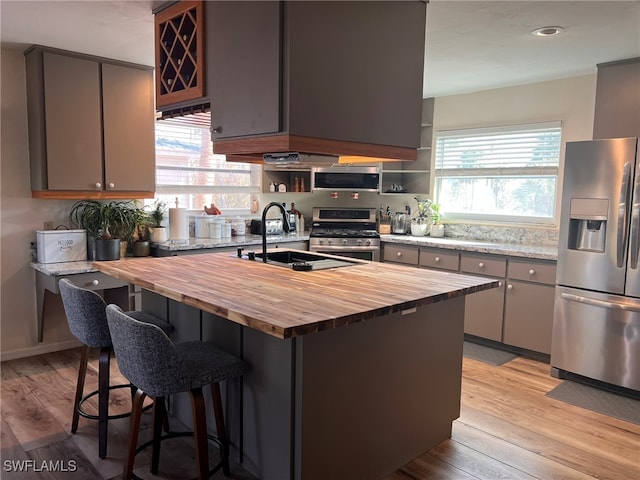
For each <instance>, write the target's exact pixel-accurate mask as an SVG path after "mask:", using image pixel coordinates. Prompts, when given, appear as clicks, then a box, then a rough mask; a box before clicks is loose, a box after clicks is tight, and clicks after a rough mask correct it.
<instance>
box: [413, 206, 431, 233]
mask: <svg viewBox="0 0 640 480" xmlns="http://www.w3.org/2000/svg"><path fill="white" fill-rule="evenodd" d="M415 199H416V202H418V210H417V211H416V213H415V214H414V215H413V218H412V219H411V235H414V236H416V237H424V236H425V235H426V234H427V233H429V228H430V227H431V217H430V206H431V200H429V199H428V198H420V197H415Z"/></svg>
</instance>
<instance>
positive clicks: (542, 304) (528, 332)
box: [502, 260, 556, 354]
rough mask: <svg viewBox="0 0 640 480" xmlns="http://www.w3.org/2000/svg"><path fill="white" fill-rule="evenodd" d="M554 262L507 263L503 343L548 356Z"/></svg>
mask: <svg viewBox="0 0 640 480" xmlns="http://www.w3.org/2000/svg"><path fill="white" fill-rule="evenodd" d="M555 270H556V269H555V262H534V261H530V260H529V261H524V260H509V271H508V279H507V292H506V300H505V312H504V332H503V340H502V341H503V342H504V343H506V344H507V345H513V346H516V347H520V348H526V349H527V350H533V351H536V352H541V353H545V354H551V333H552V329H553V302H554V295H555V285H554V284H555Z"/></svg>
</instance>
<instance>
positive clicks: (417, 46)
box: [206, 1, 426, 160]
mask: <svg viewBox="0 0 640 480" xmlns="http://www.w3.org/2000/svg"><path fill="white" fill-rule="evenodd" d="M425 19H426V4H425V2H420V1H406V2H392V1H388V2H384V1H383V2H378V1H370V2H367V1H365V2H321V1H318V2H314V1H310V2H210V3H208V4H207V10H206V25H207V26H206V31H207V79H208V80H207V82H208V83H207V89H208V92H209V96H210V99H211V105H212V140H213V141H214V151H215V152H217V153H226V154H262V153H268V152H270V151H306V152H308V153H320V154H322V153H330V154H341V155H368V156H378V157H390V156H392V155H394V154H397V156H395V157H394V158H401V159H402V158H404V157H403V155H409V156H407V158H406V159H408V160H415V159H416V156H417V153H416V152H417V148H418V147H419V145H420V133H421V132H420V125H421V116H422V79H423V68H424V39H425V36H424V35H425ZM405 150H410V151H409V152H406V151H405Z"/></svg>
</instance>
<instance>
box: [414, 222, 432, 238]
mask: <svg viewBox="0 0 640 480" xmlns="http://www.w3.org/2000/svg"><path fill="white" fill-rule="evenodd" d="M428 227H429V226H428V225H427V224H426V223H412V224H411V235H413V236H414V237H424V236H425V235H426V234H427V232H428V231H429V228H428Z"/></svg>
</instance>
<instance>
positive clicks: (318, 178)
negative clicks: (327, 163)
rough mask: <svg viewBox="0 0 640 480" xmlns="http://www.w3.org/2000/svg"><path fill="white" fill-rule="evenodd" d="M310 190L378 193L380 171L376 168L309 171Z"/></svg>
mask: <svg viewBox="0 0 640 480" xmlns="http://www.w3.org/2000/svg"><path fill="white" fill-rule="evenodd" d="M311 189H312V190H349V191H355V192H378V191H380V171H379V169H378V168H377V167H353V166H350V165H348V166H335V167H318V168H314V169H312V170H311Z"/></svg>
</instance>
